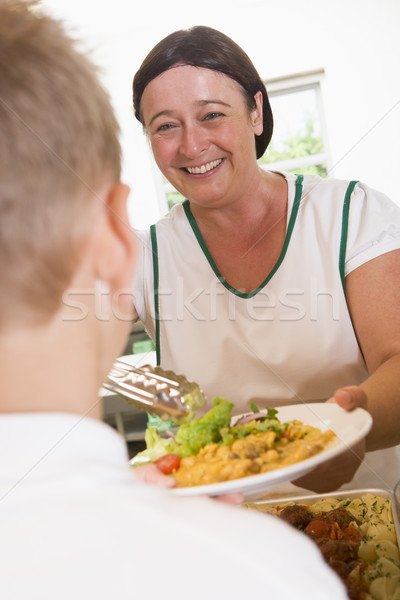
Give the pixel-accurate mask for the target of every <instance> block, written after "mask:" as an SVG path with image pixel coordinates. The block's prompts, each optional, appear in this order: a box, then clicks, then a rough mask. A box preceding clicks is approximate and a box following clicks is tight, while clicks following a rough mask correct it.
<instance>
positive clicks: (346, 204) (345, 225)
mask: <svg viewBox="0 0 400 600" xmlns="http://www.w3.org/2000/svg"><path fill="white" fill-rule="evenodd" d="M357 183H358V181H350V183H349V185H348V186H347V190H346V195H345V197H344V201H343V211H342V235H341V238H340V249H339V273H340V279H341V280H342V286H343V291H344V292H346V287H345V273H344V267H345V259H346V247H347V233H348V230H349V210H350V198H351V194H352V193H353V190H354V188H355V186H356V185H357Z"/></svg>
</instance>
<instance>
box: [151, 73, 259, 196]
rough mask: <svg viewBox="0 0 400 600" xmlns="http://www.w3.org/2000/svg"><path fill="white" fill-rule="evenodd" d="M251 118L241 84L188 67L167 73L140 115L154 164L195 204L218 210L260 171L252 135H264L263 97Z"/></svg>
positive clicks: (156, 82) (153, 88) (155, 83)
mask: <svg viewBox="0 0 400 600" xmlns="http://www.w3.org/2000/svg"><path fill="white" fill-rule="evenodd" d="M255 101H256V108H255V109H254V110H253V111H251V112H250V113H249V110H248V108H247V105H246V101H245V97H244V93H243V90H242V88H241V87H240V85H239V84H238V83H237V82H236V81H234V80H233V79H231V78H230V77H227V76H226V75H224V74H222V73H219V72H216V71H212V70H210V69H203V68H199V67H192V66H188V65H180V66H176V67H173V68H172V69H170V70H168V71H165V72H164V73H162V74H161V75H159V76H158V77H156V78H155V79H153V80H152V81H151V82H150V83H149V84H148V85H147V86H146V88H145V90H144V92H143V96H142V100H141V110H142V114H143V118H144V123H145V127H146V131H147V134H148V136H149V139H150V143H151V148H152V151H153V154H154V157H155V160H156V162H157V164H158V166H159V168H160V170H161V172H162V173H163V174H164V176H165V177H166V178H167V179H168V180H169V181H170V183H172V185H173V186H174V187H175V188H176V189H177V190H178V191H179V192H181V194H183V196H185V197H186V198H189V200H190V201H191V202H193V203H194V204H199V205H203V206H210V207H217V206H223V205H226V204H227V203H230V202H233V201H235V199H236V198H240V197H241V196H242V195H243V191H245V190H248V189H249V185H250V182H251V179H252V178H253V177H254V174H255V173H256V172H257V171H258V167H257V162H256V151H255V142H254V135H255V134H256V135H260V133H261V132H262V95H261V92H258V93H257V94H256V96H255Z"/></svg>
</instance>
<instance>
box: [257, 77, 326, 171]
mask: <svg viewBox="0 0 400 600" xmlns="http://www.w3.org/2000/svg"><path fill="white" fill-rule="evenodd" d="M264 83H265V86H266V88H267V93H268V97H269V98H273V97H276V96H283V95H286V94H292V93H297V92H301V91H306V90H310V89H313V90H314V91H315V94H316V105H317V112H318V117H319V124H320V128H321V138H322V144H323V148H324V152H321V153H319V154H309V155H305V156H303V157H297V158H290V159H286V160H280V161H276V162H271V163H265V164H260V167H262V168H263V169H264V170H269V171H274V170H276V171H294V170H296V169H301V168H304V167H308V166H313V165H320V164H325V165H326V170H327V173H328V174H329V175H331V174H332V161H331V157H330V152H329V144H328V133H327V126H326V119H325V112H324V107H323V87H324V84H325V72H324V70H323V69H318V70H314V71H307V72H303V73H295V74H292V75H286V76H282V77H275V78H271V79H266V80H264ZM272 139H273V136H272ZM266 152H268V149H267V150H266Z"/></svg>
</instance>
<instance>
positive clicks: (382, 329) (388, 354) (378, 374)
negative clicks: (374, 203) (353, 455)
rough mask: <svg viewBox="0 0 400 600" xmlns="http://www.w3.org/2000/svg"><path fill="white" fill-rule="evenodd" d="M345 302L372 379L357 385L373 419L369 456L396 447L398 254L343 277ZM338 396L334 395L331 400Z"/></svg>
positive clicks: (399, 408)
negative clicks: (364, 397) (344, 278)
mask: <svg viewBox="0 0 400 600" xmlns="http://www.w3.org/2000/svg"><path fill="white" fill-rule="evenodd" d="M346 298H347V304H348V307H349V311H350V315H351V318H352V321H353V326H354V330H355V333H356V336H357V339H358V342H359V345H360V348H361V352H362V353H363V356H364V359H365V362H366V365H367V368H368V371H369V373H370V376H369V377H368V378H367V379H366V380H365V381H364V382H363V383H362V384H361V385H360V388H361V390H363V391H364V392H365V394H366V396H367V402H368V410H369V412H370V413H371V415H372V417H373V419H374V425H373V428H372V431H371V433H370V434H369V435H368V437H367V450H377V449H379V448H385V447H389V446H393V445H395V444H399V443H400V428H399V423H400V250H394V251H392V252H388V253H386V254H382V255H381V256H379V257H377V258H375V259H373V260H371V261H369V262H367V263H365V264H364V265H362V266H361V267H359V268H357V269H355V270H354V271H352V272H351V273H350V274H349V275H348V276H347V277H346ZM361 390H360V392H361ZM341 393H342V392H341V391H340V390H338V391H337V392H336V393H335V399H339V397H340V395H341ZM353 393H356V391H354V392H353ZM356 396H357V393H356ZM356 402H357V400H356Z"/></svg>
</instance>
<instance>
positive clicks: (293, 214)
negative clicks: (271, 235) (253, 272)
mask: <svg viewBox="0 0 400 600" xmlns="http://www.w3.org/2000/svg"><path fill="white" fill-rule="evenodd" d="M303 179H304V177H303V175H297V178H296V194H295V198H294V202H293V207H292V212H291V214H290V219H289V224H288V228H287V231H286V236H285V242H284V244H283V247H282V251H281V253H280V255H279V258H278V260H277V261H276V263H275V265H274V267H273V268H272V271H271V272H270V273H269V274H268V276H267V277H266V278H265V279H264V281H263V282H262V283H261V284H260V285H259V286H258V288H256V289H255V290H253V291H252V292H250V293H249V294H245V293H243V292H239V291H238V290H236V289H235V288H233V287H232V286H230V285H229V283H228V282H227V281H225V279H224V278H223V277H222V275H221V273H220V272H219V270H218V267H217V265H216V264H215V262H214V260H213V257H212V256H211V254H210V252H209V250H208V248H207V246H206V243H205V241H204V239H203V236H202V235H201V232H200V229H199V228H198V226H197V223H196V221H195V218H194V217H193V215H192V211H191V210H190V203H189V200H187V199H186V200H184V201H183V203H182V205H183V208H184V211H185V214H186V217H187V219H188V221H189V224H190V226H191V228H192V230H193V233H194V235H195V236H196V238H197V241H198V243H199V245H200V247H201V249H202V250H203V253H204V255H205V257H206V258H207V260H208V262H209V264H210V266H211V268H212V270H213V271H214V273H215V275H216V277H217V278H218V280H219V281H220V282H221V283H222V285H223V286H224V287H226V289H227V290H229V291H230V292H232V294H235V296H239V298H252V297H253V296H255V295H256V294H257V293H258V292H259V291H260V290H261V289H262V288H263V287H265V286H266V284H267V283H268V281H269V280H270V279H271V277H272V276H273V275H274V273H276V271H277V270H278V269H279V267H280V265H281V263H282V261H283V259H284V258H285V255H286V252H287V249H288V246H289V242H290V238H291V236H292V232H293V228H294V224H295V222H296V217H297V213H298V211H299V206H300V200H301V194H302V191H303Z"/></svg>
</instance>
